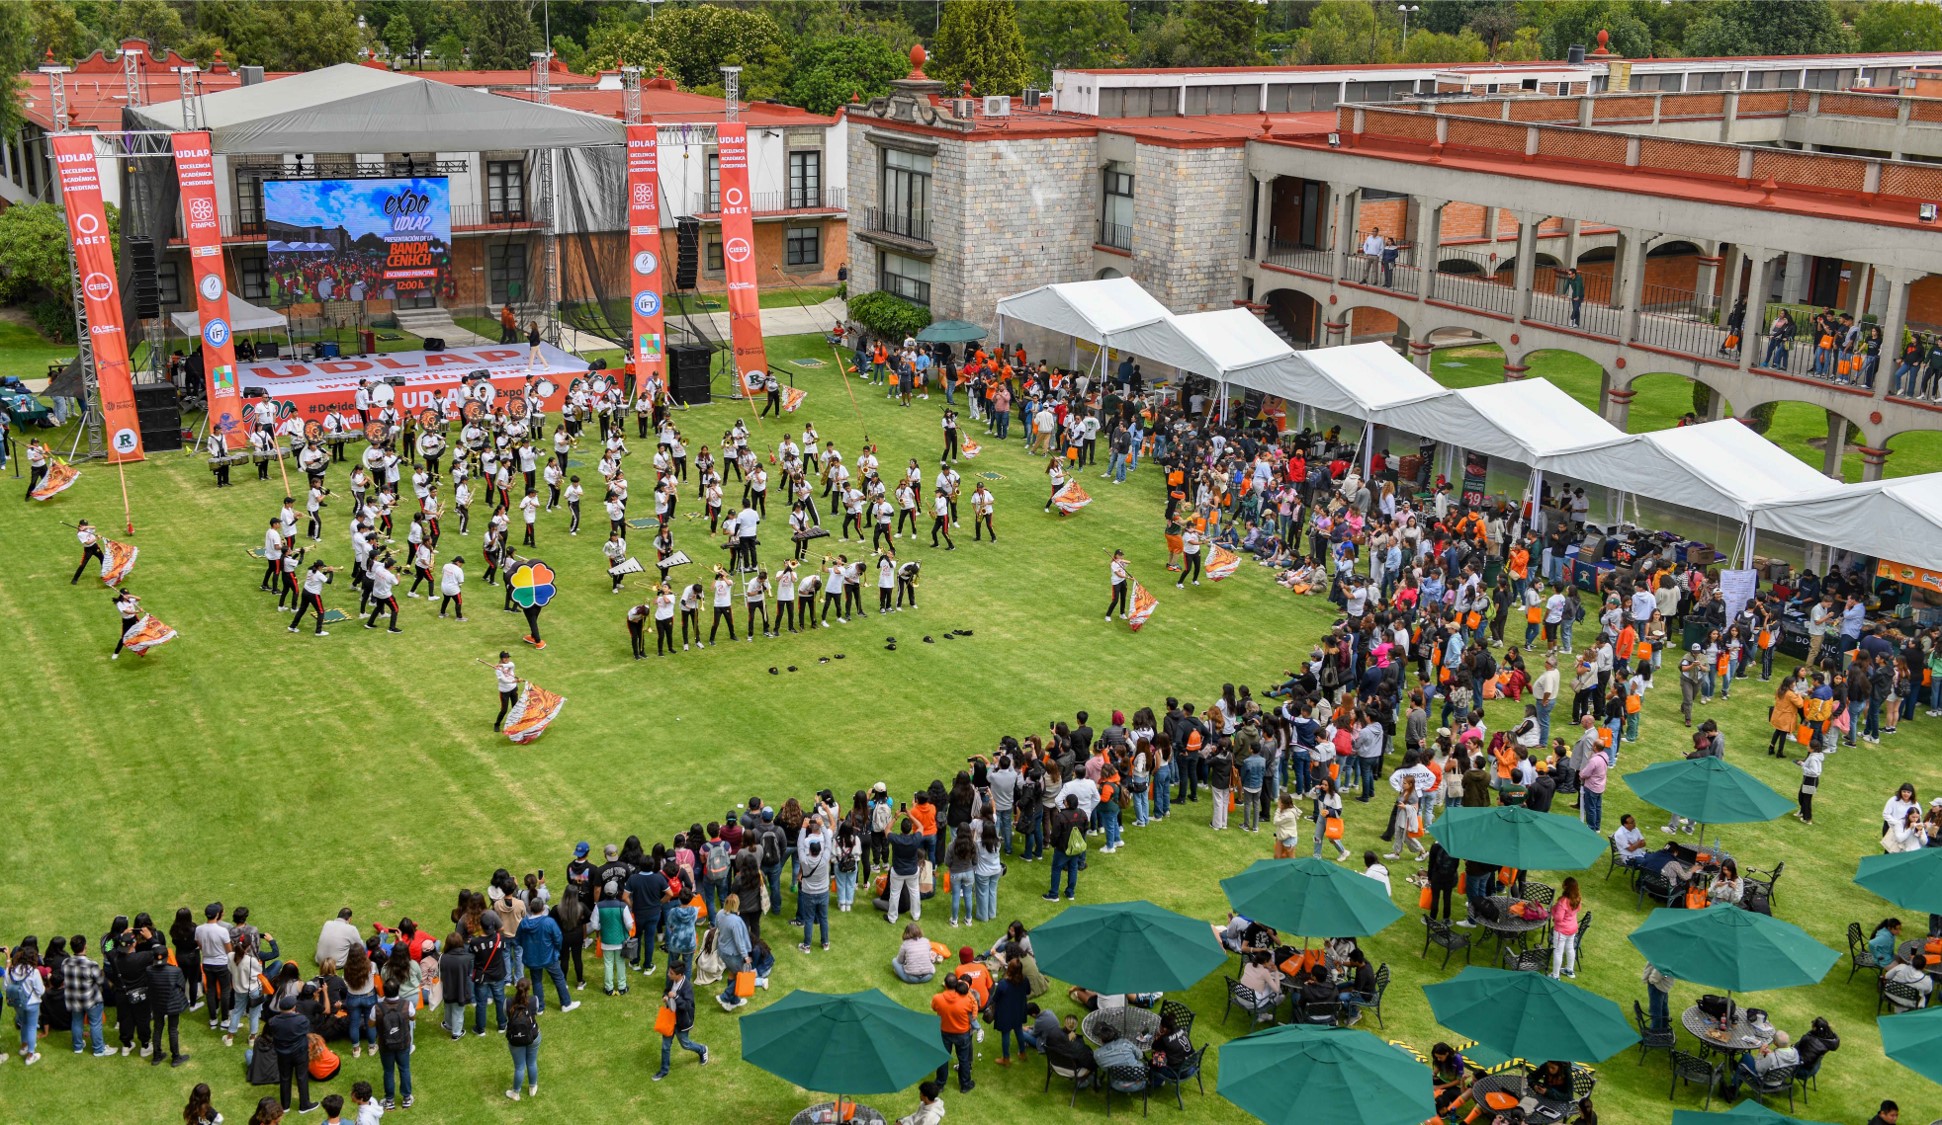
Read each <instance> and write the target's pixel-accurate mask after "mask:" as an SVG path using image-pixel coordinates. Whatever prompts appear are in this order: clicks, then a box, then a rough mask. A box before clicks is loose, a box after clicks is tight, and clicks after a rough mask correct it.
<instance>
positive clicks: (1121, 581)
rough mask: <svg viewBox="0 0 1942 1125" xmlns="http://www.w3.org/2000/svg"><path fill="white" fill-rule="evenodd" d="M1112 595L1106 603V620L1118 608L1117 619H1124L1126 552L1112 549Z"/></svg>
mask: <svg viewBox="0 0 1942 1125" xmlns="http://www.w3.org/2000/svg"><path fill="white" fill-rule="evenodd" d="M1112 576H1113V597H1112V600H1111V601H1109V602H1107V603H1106V620H1108V621H1111V620H1112V619H1113V610H1114V609H1115V608H1117V609H1118V610H1119V619H1120V620H1121V621H1124V620H1126V594H1127V585H1126V552H1125V551H1114V552H1113V563H1112Z"/></svg>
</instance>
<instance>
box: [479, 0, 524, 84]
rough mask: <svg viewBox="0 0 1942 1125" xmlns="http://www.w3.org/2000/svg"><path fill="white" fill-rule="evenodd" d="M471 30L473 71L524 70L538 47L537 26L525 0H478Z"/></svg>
mask: <svg viewBox="0 0 1942 1125" xmlns="http://www.w3.org/2000/svg"><path fill="white" fill-rule="evenodd" d="M477 10H478V13H479V20H478V24H477V26H475V27H474V28H473V30H472V40H471V46H472V58H471V63H472V68H473V69H474V70H525V69H526V68H527V67H529V66H531V65H533V58H532V54H533V52H534V51H537V50H539V47H540V37H539V28H537V27H534V26H533V14H532V11H531V9H530V8H529V7H528V6H527V5H526V3H525V0H480V4H479V7H478V9H477Z"/></svg>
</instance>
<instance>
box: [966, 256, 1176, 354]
mask: <svg viewBox="0 0 1942 1125" xmlns="http://www.w3.org/2000/svg"><path fill="white" fill-rule="evenodd" d="M1006 318H1010V319H1012V320H1018V321H1023V322H1024V323H1026V324H1030V325H1034V326H1036V327H1039V328H1048V329H1050V330H1052V331H1054V332H1058V333H1060V334H1062V335H1066V336H1071V337H1074V338H1075V339H1080V340H1087V341H1090V342H1092V343H1094V344H1097V345H1099V347H1100V351H1101V354H1102V355H1103V354H1104V351H1105V349H1106V348H1119V349H1121V350H1123V351H1129V352H1132V353H1133V354H1135V355H1139V356H1152V357H1153V358H1155V359H1158V360H1161V361H1162V362H1165V363H1174V361H1173V359H1171V358H1168V356H1166V355H1162V354H1160V353H1162V352H1168V353H1172V354H1173V355H1179V356H1182V357H1185V356H1190V355H1191V352H1192V349H1191V347H1190V346H1189V345H1188V344H1187V342H1186V338H1185V337H1183V336H1182V335H1181V334H1180V331H1179V329H1177V328H1175V327H1174V326H1173V314H1172V313H1170V312H1168V311H1167V307H1166V306H1165V305H1163V304H1161V303H1160V302H1158V301H1156V300H1154V299H1153V297H1152V295H1151V294H1149V293H1148V292H1147V291H1146V290H1144V289H1142V288H1140V283H1139V282H1137V281H1134V280H1133V279H1132V278H1130V277H1109V278H1102V279H1101V280H1098V281H1066V282H1059V283H1057V284H1053V285H1041V286H1039V287H1038V288H1037V289H1030V290H1027V291H1025V292H1023V293H1014V294H1012V295H1011V296H1009V297H1002V298H1000V299H999V301H998V337H999V339H1004V334H1005V327H1004V322H1005V320H1006ZM1174 365H1175V366H1176V367H1177V366H1179V364H1177V363H1176V364H1174Z"/></svg>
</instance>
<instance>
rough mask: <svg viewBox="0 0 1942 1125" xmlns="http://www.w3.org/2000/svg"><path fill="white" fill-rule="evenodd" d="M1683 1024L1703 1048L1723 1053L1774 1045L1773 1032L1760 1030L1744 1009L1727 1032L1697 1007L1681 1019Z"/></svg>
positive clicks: (1690, 1009) (1736, 1014)
mask: <svg viewBox="0 0 1942 1125" xmlns="http://www.w3.org/2000/svg"><path fill="white" fill-rule="evenodd" d="M1679 1022H1681V1023H1683V1024H1685V1025H1686V1030H1687V1031H1690V1032H1692V1034H1693V1038H1695V1039H1697V1040H1699V1042H1700V1045H1701V1046H1703V1047H1705V1048H1706V1049H1707V1050H1709V1051H1718V1052H1720V1053H1721V1054H1738V1053H1740V1052H1743V1051H1754V1050H1758V1049H1759V1048H1761V1047H1764V1046H1766V1045H1767V1044H1769V1043H1771V1042H1773V1032H1772V1031H1770V1030H1769V1031H1756V1030H1754V1028H1753V1025H1752V1024H1750V1023H1748V1022H1747V1020H1746V1010H1745V1009H1744V1008H1741V1009H1737V1010H1736V1012H1735V1014H1734V1016H1733V1022H1732V1023H1731V1024H1729V1025H1728V1026H1727V1028H1726V1030H1725V1031H1723V1032H1722V1031H1721V1030H1720V1028H1719V1021H1718V1020H1715V1019H1714V1018H1713V1017H1711V1016H1709V1015H1707V1014H1706V1013H1705V1012H1702V1011H1700V1010H1699V1005H1697V1004H1694V1005H1693V1006H1692V1007H1690V1008H1687V1009H1686V1010H1685V1012H1684V1014H1682V1015H1681V1016H1680V1017H1679Z"/></svg>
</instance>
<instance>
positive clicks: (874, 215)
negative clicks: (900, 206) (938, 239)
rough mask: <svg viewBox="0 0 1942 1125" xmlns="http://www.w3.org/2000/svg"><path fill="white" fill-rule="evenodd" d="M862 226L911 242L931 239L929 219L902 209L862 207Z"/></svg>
mask: <svg viewBox="0 0 1942 1125" xmlns="http://www.w3.org/2000/svg"><path fill="white" fill-rule="evenodd" d="M863 228H864V229H865V230H874V231H882V232H883V233H884V234H894V235H896V236H897V237H899V238H908V239H910V240H911V241H913V242H926V243H927V242H929V241H930V240H931V221H930V218H929V217H928V216H925V215H911V214H908V213H906V212H903V211H886V210H884V209H883V208H881V207H866V208H864V209H863Z"/></svg>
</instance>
